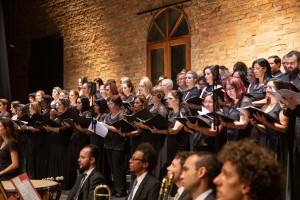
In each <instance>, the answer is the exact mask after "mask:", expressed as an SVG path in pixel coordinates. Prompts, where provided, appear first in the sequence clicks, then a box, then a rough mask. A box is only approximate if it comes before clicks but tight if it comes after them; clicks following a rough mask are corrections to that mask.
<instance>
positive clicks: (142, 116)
mask: <svg viewBox="0 0 300 200" xmlns="http://www.w3.org/2000/svg"><path fill="white" fill-rule="evenodd" d="M124 116H125V117H126V119H127V120H128V121H129V122H134V121H140V120H148V119H150V118H151V117H153V116H154V115H153V114H152V113H151V112H150V111H149V110H148V109H147V108H144V109H143V110H140V111H139V112H137V113H135V114H133V115H125V114H124Z"/></svg>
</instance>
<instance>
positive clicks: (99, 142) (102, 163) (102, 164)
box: [90, 113, 112, 187]
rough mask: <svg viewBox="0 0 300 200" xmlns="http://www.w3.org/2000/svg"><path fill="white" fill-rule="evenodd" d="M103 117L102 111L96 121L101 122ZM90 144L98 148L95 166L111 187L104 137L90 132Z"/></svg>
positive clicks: (104, 114)
mask: <svg viewBox="0 0 300 200" xmlns="http://www.w3.org/2000/svg"><path fill="white" fill-rule="evenodd" d="M105 117H106V113H102V114H101V115H100V117H98V119H97V121H99V122H103V121H104V119H105ZM90 144H94V145H96V146H97V147H98V148H99V157H98V161H97V165H96V168H97V169H98V170H99V171H100V172H101V173H102V174H103V176H104V179H105V182H106V184H107V185H108V186H110V187H111V186H112V180H111V171H110V168H109V165H108V164H107V163H108V158H107V152H106V149H105V148H104V138H103V137H101V136H99V135H97V134H94V133H92V135H90Z"/></svg>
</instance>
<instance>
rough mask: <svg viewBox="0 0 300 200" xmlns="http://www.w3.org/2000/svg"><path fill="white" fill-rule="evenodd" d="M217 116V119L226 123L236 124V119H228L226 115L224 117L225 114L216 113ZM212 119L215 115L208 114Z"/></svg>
mask: <svg viewBox="0 0 300 200" xmlns="http://www.w3.org/2000/svg"><path fill="white" fill-rule="evenodd" d="M215 114H216V115H217V117H221V118H222V120H224V121H225V122H234V121H235V120H234V119H231V118H230V117H227V116H226V115H224V114H223V113H221V112H220V111H217V112H215ZM207 115H208V116H210V117H213V116H214V113H208V114H207Z"/></svg>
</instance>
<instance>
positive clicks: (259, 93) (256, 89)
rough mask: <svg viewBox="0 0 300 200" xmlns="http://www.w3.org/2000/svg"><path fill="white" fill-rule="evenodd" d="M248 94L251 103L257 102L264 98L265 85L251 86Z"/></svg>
mask: <svg viewBox="0 0 300 200" xmlns="http://www.w3.org/2000/svg"><path fill="white" fill-rule="evenodd" d="M249 94H251V95H252V96H253V97H251V101H258V100H261V99H264V98H265V97H266V88H265V85H261V86H258V85H257V84H254V83H253V84H251V85H250V88H249Z"/></svg>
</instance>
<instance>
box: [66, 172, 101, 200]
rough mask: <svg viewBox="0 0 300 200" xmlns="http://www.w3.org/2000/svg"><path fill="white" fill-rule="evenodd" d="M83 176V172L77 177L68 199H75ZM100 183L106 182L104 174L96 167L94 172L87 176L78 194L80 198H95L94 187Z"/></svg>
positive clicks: (83, 199) (85, 199)
mask: <svg viewBox="0 0 300 200" xmlns="http://www.w3.org/2000/svg"><path fill="white" fill-rule="evenodd" d="M82 177H83V173H82V174H80V175H79V176H78V177H77V179H76V182H75V185H74V186H73V187H72V189H71V190H70V193H69V195H68V197H67V200H73V199H74V196H75V195H76V192H77V190H78V188H79V185H80V182H81V179H82ZM100 184H104V178H103V175H102V174H101V173H100V172H99V171H98V170H96V169H94V170H93V171H92V173H91V174H90V175H89V176H88V177H87V179H86V180H85V182H84V183H83V185H82V187H81V190H80V193H79V196H78V200H93V195H94V189H95V187H96V186H98V185H100Z"/></svg>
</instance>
